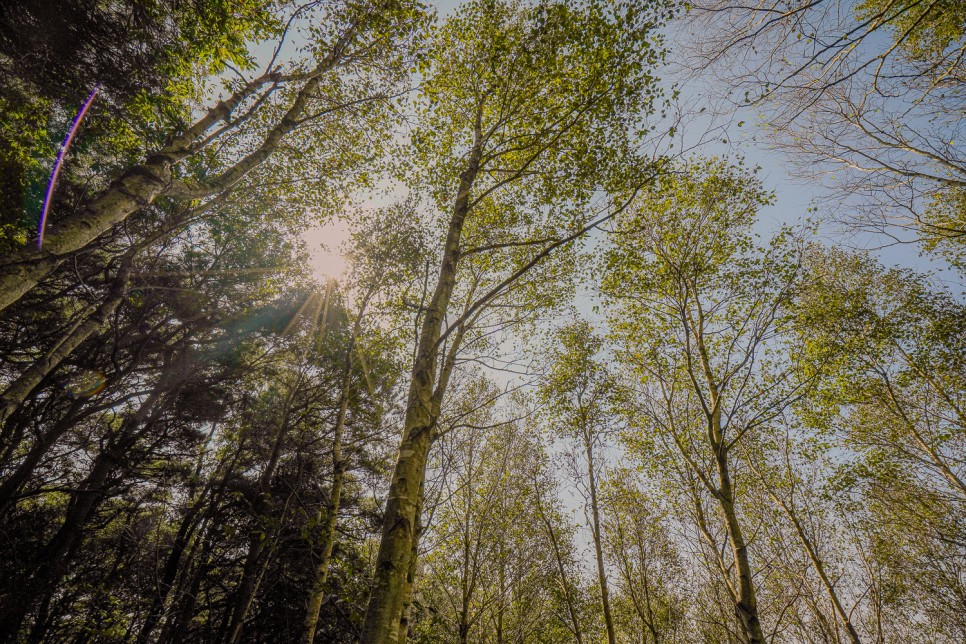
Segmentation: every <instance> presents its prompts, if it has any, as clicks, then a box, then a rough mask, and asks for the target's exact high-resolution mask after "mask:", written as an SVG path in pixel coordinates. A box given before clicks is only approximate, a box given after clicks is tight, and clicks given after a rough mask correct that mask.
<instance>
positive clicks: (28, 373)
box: [0, 255, 134, 426]
mask: <svg viewBox="0 0 966 644" xmlns="http://www.w3.org/2000/svg"><path fill="white" fill-rule="evenodd" d="M133 259H134V257H133V255H130V256H128V257H126V258H125V259H124V261H123V262H122V264H121V268H120V270H119V271H118V274H117V277H116V278H115V280H114V285H113V287H112V288H111V290H110V293H108V296H107V299H106V300H105V301H104V303H103V304H101V306H100V307H98V309H97V311H96V312H95V313H94V314H93V315H91V316H90V317H89V318H87V319H86V320H84V321H83V322H81V323H80V324H78V325H76V326H74V327H73V328H72V329H71V330H70V331H69V332H68V333H67V335H66V336H64V337H63V338H62V339H61V340H60V342H58V343H57V344H56V345H55V346H54V347H53V348H52V349H51V350H50V351H48V352H47V354H46V355H45V356H43V357H42V358H40V359H38V360H37V361H36V362H34V363H33V364H32V365H31V366H30V367H28V368H27V369H26V370H25V371H24V372H23V373H22V374H20V376H19V377H17V379H16V380H14V381H13V382H12V383H10V385H9V386H8V387H7V389H6V390H5V391H4V392H3V395H2V396H0V426H3V424H4V423H6V421H7V419H8V418H9V417H10V416H11V414H13V412H15V411H16V410H17V408H18V407H19V406H20V405H21V404H23V402H24V401H25V400H26V399H27V397H28V396H29V395H30V394H31V393H33V391H34V389H36V388H37V387H38V385H40V383H42V382H43V381H44V379H45V378H46V377H47V376H48V375H50V373H51V372H52V371H53V370H54V369H56V368H57V367H58V366H59V365H60V363H61V362H62V361H63V360H64V359H65V358H67V357H68V356H69V355H70V354H71V353H73V352H74V349H76V348H77V347H79V346H80V345H81V344H83V343H84V342H85V341H86V340H87V339H88V338H90V337H91V336H92V335H94V334H95V333H97V332H98V331H100V330H101V329H102V328H104V326H105V325H106V324H107V322H108V319H109V318H110V317H111V316H112V315H113V314H114V312H115V311H116V310H117V308H118V306H120V304H121V302H123V301H124V297H125V296H126V295H127V286H128V283H129V282H130V280H131V271H132V269H133Z"/></svg>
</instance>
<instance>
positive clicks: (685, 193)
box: [604, 160, 806, 642]
mask: <svg viewBox="0 0 966 644" xmlns="http://www.w3.org/2000/svg"><path fill="white" fill-rule="evenodd" d="M647 196H648V199H647V200H646V201H644V202H642V206H641V208H640V209H638V210H636V211H634V212H633V213H632V214H630V215H629V216H627V217H626V218H624V219H623V220H622V221H621V222H620V224H619V227H618V229H617V231H618V234H617V235H616V236H615V238H614V239H615V244H614V247H613V249H612V250H610V251H609V252H608V253H607V259H606V263H607V271H606V278H605V280H604V293H605V297H606V298H607V300H608V301H609V302H611V303H613V306H614V308H613V309H612V311H613V325H614V329H615V332H616V334H617V337H618V339H619V343H620V347H621V353H620V355H621V357H622V359H623V360H624V361H625V362H626V364H627V365H628V367H629V368H630V369H631V370H632V372H633V373H634V375H635V376H636V377H637V378H638V379H639V382H640V387H639V395H638V396H637V397H636V400H637V402H636V403H635V405H634V412H633V414H632V416H631V419H630V421H631V423H632V425H633V426H634V427H636V428H639V431H641V432H643V433H644V434H645V440H646V441H647V443H648V444H649V445H653V446H654V447H655V448H656V451H658V452H660V448H663V449H664V450H666V451H665V454H667V459H668V460H662V462H663V463H665V464H666V465H665V467H667V468H668V469H669V471H670V472H673V473H674V475H675V479H676V482H677V484H678V485H679V486H681V488H682V490H683V491H684V492H685V494H686V495H687V496H688V497H689V498H690V503H691V511H692V513H693V519H694V521H695V523H696V525H697V527H698V530H699V532H700V534H701V536H702V538H703V541H704V542H705V546H706V548H705V553H706V556H707V557H709V560H710V561H711V562H712V564H713V568H714V569H715V570H716V571H717V572H718V574H719V575H720V579H721V581H723V582H724V584H725V588H726V590H727V594H728V596H729V597H730V599H731V602H732V603H733V606H734V611H735V616H736V617H737V618H738V621H739V624H740V633H741V635H740V638H741V639H742V641H747V642H764V641H765V635H764V633H765V630H764V628H763V626H762V619H761V615H760V609H759V606H758V597H757V595H758V588H756V584H755V581H754V580H755V577H756V569H755V564H754V563H753V562H754V559H753V557H752V553H751V551H750V547H749V546H750V542H749V539H748V537H747V536H746V530H747V525H748V518H747V516H746V515H745V514H744V513H743V512H742V497H743V496H744V495H745V494H747V486H746V485H742V484H741V482H742V479H740V478H739V472H740V470H739V469H737V468H738V467H739V463H738V462H737V460H736V455H735V452H736V451H737V450H738V449H739V448H740V445H741V444H742V443H743V441H747V440H748V439H749V437H751V436H753V435H754V433H755V432H756V431H757V430H758V429H759V428H760V427H761V426H763V425H765V424H766V423H768V422H770V421H771V420H772V419H773V418H774V417H775V416H776V415H777V414H778V413H780V412H781V410H782V409H784V408H785V407H786V406H787V405H789V404H790V403H791V402H792V401H794V400H795V399H796V397H797V396H798V395H800V392H801V389H802V387H803V385H804V383H805V382H806V380H805V379H803V378H802V377H801V374H800V373H799V372H798V371H797V370H796V369H795V368H794V367H793V366H789V367H787V368H779V369H777V370H775V371H772V370H771V369H766V368H765V367H766V366H767V365H768V364H769V358H768V356H769V355H770V354H771V352H772V351H779V350H780V349H779V347H780V348H781V349H783V350H789V349H791V348H793V345H783V344H782V340H781V338H782V331H783V325H782V307H783V306H784V305H785V304H786V303H787V301H788V298H789V295H790V288H791V287H792V285H793V284H794V281H795V276H796V272H797V271H796V262H795V260H794V252H793V251H794V247H789V245H788V244H787V243H785V241H784V238H783V237H782V236H779V237H778V238H776V239H775V240H774V241H773V242H772V243H771V244H770V245H769V246H767V247H765V248H763V249H759V248H757V247H756V245H755V243H754V241H753V237H752V235H751V233H750V227H751V224H752V222H753V221H754V216H755V213H756V211H757V209H758V207H759V206H761V205H763V204H765V203H768V202H769V200H770V196H769V195H768V193H767V192H765V191H764V189H763V188H762V186H761V184H760V183H759V182H758V181H757V180H756V178H755V177H754V174H753V172H752V171H750V170H748V169H746V168H744V167H742V166H741V165H740V164H729V163H727V162H724V161H720V160H708V161H700V160H699V161H695V162H694V163H693V164H692V165H691V166H690V167H685V168H682V169H681V172H680V176H671V175H668V176H667V177H665V178H662V179H661V180H660V181H659V182H658V184H657V185H656V186H655V188H654V189H653V190H652V191H649V193H648V195H647ZM711 511H713V512H714V513H715V514H709V512H711ZM715 515H717V516H715ZM719 521H720V524H719ZM719 525H720V532H719Z"/></svg>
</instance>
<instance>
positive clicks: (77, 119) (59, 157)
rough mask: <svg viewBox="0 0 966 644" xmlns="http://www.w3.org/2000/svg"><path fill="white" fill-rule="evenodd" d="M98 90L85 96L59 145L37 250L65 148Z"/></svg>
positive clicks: (40, 226) (41, 215) (46, 197)
mask: <svg viewBox="0 0 966 644" xmlns="http://www.w3.org/2000/svg"><path fill="white" fill-rule="evenodd" d="M100 88H101V86H100V84H97V85H95V86H94V89H93V90H91V93H90V94H88V95H87V98H86V99H85V100H84V103H83V104H82V105H81V108H80V111H78V112H77V115H76V116H75V117H74V121H73V122H72V123H71V124H70V129H69V130H67V136H65V137H64V142H63V143H61V144H60V151H59V152H57V160H56V161H54V169H53V170H52V171H51V173H50V181H48V182H47V193H46V194H45V195H44V207H43V209H42V210H41V211H40V224H39V225H38V226H37V248H38V249H39V248H40V247H41V246H43V244H44V228H46V226H47V211H48V210H49V209H50V202H51V197H52V196H53V194H54V185H55V184H56V183H57V177H59V176H60V168H61V166H62V165H63V164H64V156H65V155H66V154H67V148H69V147H70V144H71V141H73V140H74V134H76V133H77V128H78V127H80V122H81V120H83V118H84V115H85V114H87V108H89V107H90V106H91V103H93V102H94V97H95V96H97V92H98V90H100Z"/></svg>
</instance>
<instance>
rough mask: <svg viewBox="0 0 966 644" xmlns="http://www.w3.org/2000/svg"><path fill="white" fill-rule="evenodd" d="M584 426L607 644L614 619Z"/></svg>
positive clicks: (612, 640)
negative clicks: (611, 611) (611, 610)
mask: <svg viewBox="0 0 966 644" xmlns="http://www.w3.org/2000/svg"><path fill="white" fill-rule="evenodd" d="M587 432H588V430H587V429H586V428H584V452H585V454H586V457H587V480H588V483H589V487H590V510H591V519H592V521H593V525H592V528H593V531H594V553H595V554H596V556H597V579H598V583H599V584H600V602H601V605H602V606H603V609H604V626H605V627H606V628H607V642H608V644H617V636H616V635H615V634H614V619H613V617H612V616H611V613H610V594H609V593H608V590H607V572H606V571H605V570H604V548H603V540H602V538H601V530H600V510H599V508H598V505H597V474H596V472H594V446H593V443H592V442H591V438H590V436H589V435H588V433H587Z"/></svg>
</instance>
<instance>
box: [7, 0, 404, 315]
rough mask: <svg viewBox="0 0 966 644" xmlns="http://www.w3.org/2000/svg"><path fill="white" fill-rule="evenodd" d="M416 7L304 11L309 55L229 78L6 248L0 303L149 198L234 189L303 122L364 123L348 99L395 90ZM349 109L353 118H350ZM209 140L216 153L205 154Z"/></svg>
mask: <svg viewBox="0 0 966 644" xmlns="http://www.w3.org/2000/svg"><path fill="white" fill-rule="evenodd" d="M421 7H422V6H421V5H420V4H418V3H408V2H401V3H400V2H394V1H393V2H385V3H376V4H373V5H356V4H352V3H346V4H344V5H343V4H334V5H332V6H326V7H325V10H324V11H322V12H321V14H319V13H317V14H316V15H314V16H313V17H314V18H315V20H316V21H317V22H316V23H315V25H316V31H315V34H314V35H315V42H316V43H317V46H316V52H317V54H316V60H315V61H313V62H309V63H305V64H296V65H294V66H293V68H292V69H291V70H289V71H282V70H281V69H280V68H278V67H271V68H270V69H268V70H266V71H265V72H264V73H262V74H260V75H258V76H255V77H253V78H247V77H242V78H241V79H240V80H236V81H234V82H231V83H230V84H229V86H228V91H229V92H230V93H229V95H228V96H227V97H226V98H224V99H222V100H220V101H218V102H217V103H215V104H214V105H213V106H211V107H209V108H208V109H207V110H206V111H205V112H204V114H203V116H201V117H200V118H199V119H197V120H196V121H194V122H193V123H191V124H190V125H186V126H185V127H182V128H179V129H177V130H176V131H172V132H170V133H169V136H168V140H167V141H166V142H165V143H164V144H163V145H162V146H161V147H160V148H158V149H155V150H154V151H152V152H150V153H149V154H147V155H146V158H145V159H144V161H143V162H141V163H138V164H136V165H134V166H133V167H128V168H126V169H124V170H122V171H121V172H119V176H118V177H117V178H116V179H115V180H114V181H112V182H111V183H110V184H109V185H107V186H105V187H104V188H103V189H102V190H100V191H99V192H98V193H97V194H94V195H93V196H91V197H90V198H89V199H87V200H86V201H85V202H84V203H83V204H82V205H81V206H80V207H79V208H78V210H77V211H76V212H75V213H73V214H71V215H70V216H67V217H61V218H58V220H57V221H56V222H52V225H51V227H50V230H49V231H48V233H47V234H46V235H45V237H44V245H43V247H42V248H40V249H37V248H32V247H27V248H24V249H21V250H18V251H16V252H13V253H10V254H9V256H8V257H7V258H6V259H5V261H4V262H3V264H2V265H0V310H2V309H5V308H7V307H8V306H9V305H10V304H12V303H14V302H16V301H17V300H18V299H20V298H21V297H23V295H24V294H25V293H27V292H28V291H29V290H31V289H32V288H34V287H35V286H36V285H37V284H38V282H40V280H42V279H43V278H44V277H46V276H47V275H49V274H50V273H52V272H53V271H54V270H55V269H56V267H57V266H59V265H60V264H61V263H62V262H63V261H64V260H65V259H66V258H67V257H68V256H70V255H72V254H73V253H76V252H77V251H80V250H83V249H85V248H87V247H88V246H89V245H90V244H91V243H92V242H94V241H95V240H96V239H97V238H98V237H100V236H101V235H103V234H105V233H107V232H109V231H110V230H111V228H113V227H114V226H116V225H118V224H121V223H123V222H124V221H126V220H127V219H128V218H129V217H130V216H131V215H132V214H134V213H136V212H138V211H140V210H141V209H144V208H146V207H148V206H151V205H152V204H153V203H154V202H155V201H156V200H157V199H158V198H160V197H165V198H171V199H174V200H177V201H181V202H186V201H187V202H191V201H194V202H197V201H199V200H201V201H206V200H209V199H211V198H213V197H216V196H217V195H219V194H221V193H223V192H224V191H226V190H229V189H231V188H234V187H235V186H236V184H238V183H239V182H240V181H242V179H244V178H245V177H246V176H247V175H249V174H250V173H252V171H253V170H255V169H256V168H258V167H259V166H261V165H263V164H264V163H265V161H266V160H268V159H269V157H271V155H272V154H273V153H274V151H275V149H276V148H277V147H278V146H279V145H280V144H281V142H282V141H283V139H285V138H289V137H291V136H292V135H293V133H294V132H295V131H296V129H298V128H300V126H303V125H304V124H306V123H311V124H315V125H317V124H322V126H323V127H324V128H325V129H328V128H327V127H326V126H330V125H331V126H332V128H331V131H332V132H335V133H346V132H358V131H359V130H360V129H361V130H365V129H366V128H369V127H372V126H373V123H374V122H373V120H372V119H369V118H366V117H367V114H366V112H365V111H364V110H363V111H361V112H358V111H354V110H352V109H349V108H351V107H353V106H355V105H357V104H360V105H365V104H373V105H379V106H382V107H383V112H384V108H385V106H386V104H387V101H388V98H389V97H390V96H392V95H393V94H395V93H396V92H397V91H399V84H400V83H402V82H404V79H405V76H404V66H403V65H404V61H405V58H406V55H407V53H408V43H409V42H410V39H412V38H414V37H415V36H414V35H415V34H418V33H419V30H420V28H421V26H422V24H423V13H422V8H421ZM322 25H324V27H323V26H322ZM387 35H388V37H385V36H387ZM274 64H275V61H274V59H273V60H272V61H271V65H274ZM359 115H361V116H362V118H356V117H357V116H359ZM333 121H338V123H337V124H336V123H332V122H333ZM220 123H224V124H223V125H219V124H220ZM242 126H245V127H242ZM214 145H217V146H218V149H219V153H218V154H213V152H214V150H215V148H214V147H213V146H214ZM349 149H351V148H349ZM329 151H330V153H331V152H335V150H329ZM340 165H344V164H340ZM350 165H351V164H350ZM289 167H296V164H290V165H289Z"/></svg>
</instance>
